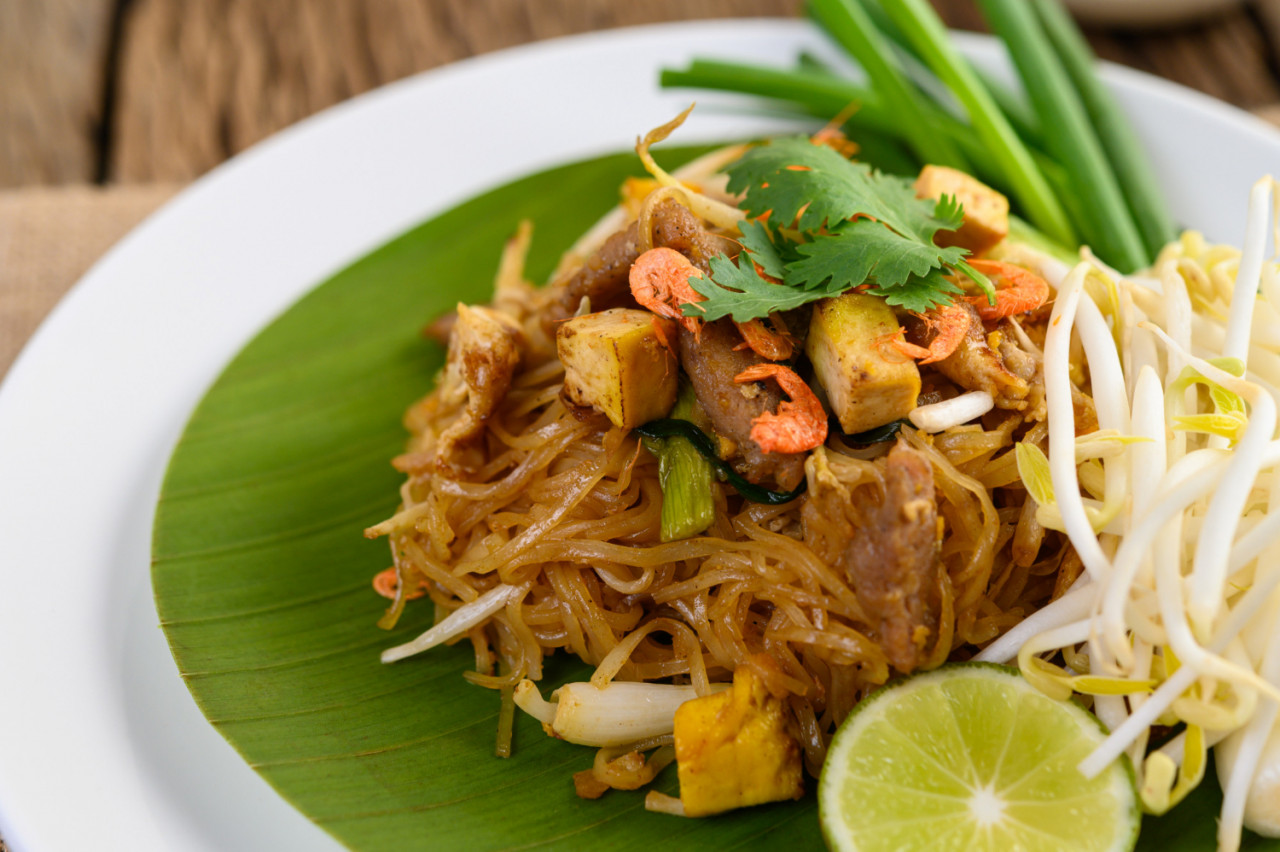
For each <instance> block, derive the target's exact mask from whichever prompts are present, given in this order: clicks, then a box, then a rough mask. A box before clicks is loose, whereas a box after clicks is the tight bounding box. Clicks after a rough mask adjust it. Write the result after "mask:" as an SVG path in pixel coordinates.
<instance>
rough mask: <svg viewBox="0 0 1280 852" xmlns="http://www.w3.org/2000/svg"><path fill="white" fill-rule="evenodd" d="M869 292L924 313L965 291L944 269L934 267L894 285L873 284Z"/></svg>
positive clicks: (896, 305)
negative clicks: (949, 277) (945, 275)
mask: <svg viewBox="0 0 1280 852" xmlns="http://www.w3.org/2000/svg"><path fill="white" fill-rule="evenodd" d="M867 292H868V293H871V294H872V295H873V296H880V297H881V298H882V299H884V300H885V301H886V302H888V303H889V304H890V305H892V306H893V307H898V308H905V309H906V310H908V311H915V312H916V313H918V314H922V313H924V312H925V311H927V310H929V309H930V308H933V307H936V306H938V305H948V304H951V297H952V296H956V295H959V294H960V293H963V292H964V291H963V290H961V289H960V288H959V287H957V286H956V285H955V284H953V283H952V282H951V281H948V280H947V279H946V278H945V277H944V276H943V273H942V270H940V269H932V270H930V271H929V274H927V275H913V276H911V277H910V278H908V279H907V280H906V281H905V282H903V283H902V284H899V285H897V286H894V287H880V286H879V285H874V284H873V285H872V286H871V288H870V289H868V290H867Z"/></svg>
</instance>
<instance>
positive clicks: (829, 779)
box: [818, 663, 1141, 852]
mask: <svg viewBox="0 0 1280 852" xmlns="http://www.w3.org/2000/svg"><path fill="white" fill-rule="evenodd" d="M1105 736H1106V731H1105V730H1104V729H1103V727H1102V725H1101V723H1100V722H1098V720H1097V718H1095V717H1094V716H1093V714H1091V713H1089V712H1088V711H1087V710H1084V709H1083V708H1081V707H1079V706H1077V705H1075V704H1071V703H1067V702H1062V701H1056V700H1054V699H1052V698H1049V697H1048V696H1046V695H1044V694H1043V693H1041V692H1039V691H1038V690H1037V689H1036V688H1035V687H1033V686H1031V685H1030V684H1029V683H1027V682H1026V681H1025V680H1023V678H1022V676H1021V675H1019V674H1018V672H1017V670H1016V669H1011V668H1007V667H1005V666H996V665H990V664H985V663H959V664H954V665H949V666H944V667H942V668H940V669H936V670H934V671H931V672H926V673H923V674H918V675H915V676H913V677H909V678H906V679H904V680H901V681H898V682H896V683H892V684H889V685H888V686H886V687H884V688H883V689H881V690H879V691H878V692H876V693H875V694H873V695H871V696H870V697H869V698H867V699H866V700H865V701H863V702H862V704H860V705H859V706H858V708H857V709H856V710H855V711H854V712H853V713H852V714H850V716H849V718H848V719H846V720H845V722H844V724H843V725H841V726H840V730H839V731H837V732H836V736H835V739H834V740H833V741H832V743H831V751H830V752H829V753H828V755H827V762H826V764H824V766H823V768H822V777H821V779H820V781H819V783H818V813H819V816H820V818H821V820H822V831H823V834H824V835H825V836H826V839H827V844H828V845H829V846H830V847H831V848H832V849H833V850H837V852H846V850H857V852H890V851H891V850H892V852H911V850H916V849H922V850H924V849H927V850H966V852H969V850H987V849H990V850H1007V849H1018V850H1024V852H1040V850H1045V852H1050V850H1052V851H1053V852H1059V850H1063V849H1072V850H1098V852H1104V851H1105V852H1111V850H1127V849H1132V848H1133V846H1134V844H1135V843H1136V842H1137V839H1138V825H1139V823H1140V821H1141V815H1140V813H1139V810H1138V797H1137V794H1136V792H1135V790H1134V783H1133V770H1132V768H1131V767H1130V766H1129V764H1128V763H1127V762H1117V763H1114V764H1112V765H1111V766H1110V767H1109V768H1108V769H1107V770H1106V771H1105V772H1103V773H1102V774H1101V775H1099V776H1098V777H1096V778H1093V779H1088V778H1085V777H1084V776H1083V775H1081V774H1080V772H1079V771H1078V770H1077V769H1076V764H1078V763H1079V762H1080V761H1081V759H1083V758H1084V757H1085V756H1086V755H1088V754H1089V753H1090V752H1091V751H1092V750H1093V749H1094V747H1095V746H1097V745H1098V743H1100V742H1101V741H1102V740H1103V738H1104V737H1105Z"/></svg>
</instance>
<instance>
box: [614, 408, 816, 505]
mask: <svg viewBox="0 0 1280 852" xmlns="http://www.w3.org/2000/svg"><path fill="white" fill-rule="evenodd" d="M633 431H634V432H635V433H636V434H637V435H640V436H641V437H644V438H669V437H671V436H672V435H680V436H682V437H684V438H688V439H689V442H690V443H691V444H693V446H694V448H695V449H697V451H698V452H699V453H701V454H702V456H703V458H705V459H706V460H707V461H708V462H710V463H711V466H712V467H714V468H715V469H716V473H717V474H719V476H720V477H721V478H722V479H724V480H725V481H726V482H728V483H729V484H730V485H732V486H733V487H734V489H735V490H736V491H737V492H738V493H739V494H741V495H742V496H743V497H745V498H747V499H748V500H750V501H752V502H753V503H764V504H766V505H769V506H780V505H782V504H783V503H790V502H791V501H792V500H794V499H796V498H797V497H799V496H800V495H801V494H803V493H804V492H805V488H806V487H808V483H807V482H804V481H801V483H800V484H799V485H798V486H796V487H795V488H794V489H792V490H791V491H772V490H770V489H768V488H765V487H763V486H760V485H755V484H753V483H751V482H748V481H747V480H746V479H745V478H744V477H743V476H741V475H740V474H739V473H738V472H737V471H735V470H734V469H733V468H732V467H730V466H729V465H728V464H727V463H726V462H725V461H724V460H723V459H721V458H720V456H719V455H717V454H716V448H715V444H713V443H712V442H711V439H710V438H709V437H707V434H706V433H705V432H703V431H702V430H701V429H699V428H698V427H697V426H695V425H694V424H692V423H690V422H689V421H688V420H675V419H670V418H668V419H666V420H654V421H653V422H652V423H646V424H644V425H643V426H637V427H636V428H635V429H634V430H633Z"/></svg>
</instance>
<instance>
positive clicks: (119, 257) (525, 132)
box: [0, 21, 1280, 852]
mask: <svg viewBox="0 0 1280 852" xmlns="http://www.w3.org/2000/svg"><path fill="white" fill-rule="evenodd" d="M962 43H963V45H964V47H965V48H966V50H968V52H970V54H971V55H973V56H974V57H975V58H976V59H978V60H979V61H980V62H983V63H984V64H990V63H993V62H995V61H996V60H997V59H998V55H999V51H998V48H997V47H996V45H994V44H992V43H991V42H988V41H985V40H982V39H977V38H965V39H964V40H963V42H962ZM802 48H804V49H811V50H817V51H818V52H820V53H823V54H827V53H828V52H829V51H828V49H827V45H826V44H825V43H823V42H822V41H821V40H820V39H819V37H818V36H817V35H816V34H815V33H814V32H813V31H812V30H811V29H810V28H809V27H808V25H806V24H804V23H802V22H798V21H797V22H783V21H741V22H734V23H705V24H686V25H671V26H658V27H649V28H643V29H635V30H623V31H614V32H607V33H600V34H594V35H590V36H585V37H578V38H572V39H567V40H562V41H555V42H547V43H542V44H537V45H533V46H530V47H525V48H520V49H517V50H512V51H507V52H504V53H500V54H495V55H491V56H487V57H484V58H481V59H477V60H472V61H468V62H463V63H459V64H457V65H454V66H451V67H449V68H445V69H442V70H439V71H436V72H432V73H429V74H425V75H422V76H419V77H415V78H412V79H409V80H406V81H403V82H401V83H398V84H395V85H392V86H388V87H386V88H384V89H381V90H379V91H377V92H374V93H371V94H369V95H366V96H364V97H361V98H357V99H355V100H353V101H351V102H348V103H345V104H343V105H341V106H338V107H335V108H334V109H331V110H329V111H327V112H325V113H323V114H322V115H320V116H317V117H315V118H313V119H310V120H308V121H305V122H303V123H301V124H299V125H297V126H296V127H294V128H292V129H290V130H288V131H286V132H284V133H281V134H279V135H278V136H276V137H274V138H273V139H271V140H269V141H267V142H265V143H263V144H261V145H259V146H257V147H256V148H254V149H253V150H252V151H250V152H248V153H247V154H245V155H243V156H240V157H237V158H236V159H235V160H233V161H232V162H230V163H228V164H227V165H225V166H223V167H221V168H219V169H217V170H215V171H214V172H213V173H211V174H210V175H208V176H207V177H205V178H204V179H202V180H201V181H199V182H197V183H196V184H195V185H194V186H192V187H191V188H190V189H189V190H187V191H186V192H184V193H183V194H182V195H181V196H179V197H178V198H177V199H175V200H174V201H173V202H171V203H170V204H169V205H167V206H166V207H165V208H164V209H163V210H162V211H160V212H159V213H157V214H156V215H154V216H153V217H152V218H151V219H149V220H148V221H147V222H146V223H144V224H143V225H142V226H141V227H139V228H138V229H137V230H136V231H134V232H133V233H132V234H131V235H130V236H129V237H128V238H126V239H125V240H124V241H123V242H121V243H120V244H119V245H118V246H116V247H115V248H114V249H113V250H112V251H111V252H110V253H109V254H108V255H107V256H106V257H105V258H104V259H103V260H102V261H101V262H100V263H99V264H98V265H97V266H96V267H95V268H94V269H93V270H92V271H91V272H90V273H89V274H88V275H86V276H85V278H84V279H83V280H82V281H81V282H80V283H79V284H78V285H77V286H76V287H75V288H74V289H73V290H72V292H71V293H70V295H69V296H68V297H67V298H66V299H65V300H64V301H63V302H62V304H60V305H59V306H58V308H57V309H56V310H55V311H54V313H53V314H52V316H50V318H49V319H48V321H47V322H46V323H45V324H44V326H43V327H42V328H41V329H40V331H39V332H38V333H37V334H36V336H35V337H34V338H33V339H32V341H31V342H30V344H29V345H28V347H27V348H26V350H25V351H24V353H23V354H22V356H21V357H20V358H19V360H18V362H17V363H16V364H15V366H14V367H13V369H12V371H11V372H10V373H9V375H8V377H7V378H6V380H5V382H4V384H3V386H0V696H2V698H0V835H3V836H4V837H5V839H6V840H7V841H8V842H9V843H10V844H11V846H12V847H13V849H14V850H15V852H60V850H67V852H78V850H83V849H129V850H137V852H161V850H164V852H169V850H216V849H237V850H241V852H248V850H283V849H290V850H292V849H308V850H321V849H326V848H335V844H334V842H333V841H332V840H331V839H330V838H329V837H328V835H326V834H324V833H323V832H322V831H320V830H319V829H318V828H316V827H314V826H313V825H312V824H311V823H309V822H308V821H307V820H306V819H304V818H303V817H302V816H301V815H299V814H298V813H296V812H295V811H293V810H292V808H290V807H289V806H288V805H287V804H285V802H284V801H283V800H282V799H280V798H279V797H278V796H277V795H276V794H275V793H274V792H273V791H272V790H271V789H270V788H269V787H268V786H267V785H266V783H265V782H263V781H262V780H261V779H260V778H259V777H258V776H257V775H256V774H255V773H254V772H253V770H252V769H250V768H249V767H248V766H247V765H245V764H244V763H243V762H242V761H241V760H240V758H239V757H238V755H236V753H235V752H234V751H233V750H232V749H231V748H230V746H228V745H227V744H226V743H225V742H224V741H223V740H222V739H221V738H220V736H219V735H218V734H217V733H216V732H215V731H214V730H213V728H212V727H210V726H209V725H208V724H207V723H205V721H204V719H203V718H202V717H201V716H200V714H199V712H198V711H197V709H196V707H195V704H194V702H193V701H192V700H191V698H190V696H189V695H188V694H187V692H186V689H185V687H184V686H183V683H182V681H181V679H180V678H179V676H178V673H177V669H176V667H175V666H174V663H173V660H172V658H171V657H170V655H169V651H168V648H167V646H166V645H165V642H164V638H163V636H162V634H161V632H160V629H159V627H158V626H157V616H156V613H155V609H154V607H153V605H152V601H151V591H150V586H149V545H150V532H151V519H152V512H153V509H154V505H155V501H156V498H157V496H158V494H159V489H160V481H161V476H162V473H163V470H164V466H165V462H166V459H167V458H168V456H169V454H170V451H171V450H172V448H173V446H174V444H175V442H176V441H177V438H178V435H179V432H180V430H181V428H182V426H183V423H184V421H185V420H186V418H187V415H188V413H189V412H190V411H191V409H192V407H193V406H194V405H195V403H196V401H197V400H198V399H199V397H200V396H201V394H202V393H203V392H204V390H205V389H206V388H207V387H208V386H209V384H210V383H211V382H212V381H213V379H214V378H215V376H216V375H217V374H218V372H219V370H220V369H221V368H222V366H223V365H224V364H225V363H226V362H227V361H228V360H229V359H230V358H231V357H232V355H233V354H234V353H235V352H236V351H237V350H238V349H239V348H240V347H241V346H242V345H244V343H245V342H246V341H247V340H248V339H249V338H250V337H251V336H252V335H253V334H254V333H255V332H256V331H257V330H259V329H261V328H262V327H263V326H264V325H265V324H266V323H267V322H269V321H270V320H271V319H272V318H273V317H274V316H275V315H277V314H278V313H279V312H280V311H282V310H284V309H285V308H286V307H287V306H288V305H289V304H290V303H292V302H293V301H294V300H295V299H296V298H298V296H300V295H301V294H302V293H304V292H306V291H307V290H308V289H309V288H311V287H312V286H314V285H315V284H316V283H318V282H320V281H321V280H323V279H324V278H325V277H326V276H328V275H329V274H331V273H332V272H334V271H336V270H337V269H339V268H341V267H342V266H344V265H345V264H347V263H348V262H350V261H351V260H353V259H355V258H357V257H359V256H361V255H362V254H364V253H365V252H367V251H369V250H370V249H371V248H373V247H375V246H377V245H379V244H380V243H382V242H384V241H386V240H387V239H389V238H390V237H392V236H394V235H396V234H398V233H400V232H401V231H403V230H405V229H407V228H408V227H409V226H411V225H413V224H415V223H417V222H419V221H420V220H422V219H424V218H425V217H428V216H430V215H431V214H433V213H435V212H438V211H441V210H444V209H447V208H448V207H450V206H452V205H453V204H455V203H456V202H458V201H460V200H462V199H464V198H467V197H469V196H471V195H474V194H476V193H478V192H479V191H481V190H483V189H486V188H488V187H491V186H493V185H496V184H499V183H502V182H505V181H507V180H509V179H511V178H514V177H517V176H519V175H522V174H526V173H528V172H531V171H535V170H539V169H542V168H545V167H548V166H551V165H554V164H558V163H561V162H565V161H569V160H575V159H580V158H584V157H588V156H593V155H597V154H601V153H605V152H610V151H616V150H620V149H624V148H626V147H628V146H630V145H631V144H632V142H633V141H634V139H635V136H636V134H637V133H639V132H642V131H644V130H645V129H647V128H649V127H653V126H655V125H657V124H660V123H662V122H663V121H665V120H667V119H669V118H670V117H671V116H672V115H674V114H675V113H676V112H677V111H678V110H679V109H680V108H681V107H683V106H684V105H685V104H686V103H687V101H688V99H689V97H690V96H689V95H688V94H687V93H682V92H674V93H672V92H660V91H659V90H658V89H657V87H656V71H657V69H658V68H659V67H660V66H663V65H674V64H681V63H683V62H684V61H686V60H687V59H688V58H690V57H692V56H694V55H712V56H723V57H731V58H742V59H750V60H754V61H763V62H776V63H778V64H786V63H789V62H790V61H791V59H792V57H794V55H795V54H796V52H797V51H798V50H800V49H802ZM1107 77H1108V79H1109V80H1111V81H1112V82H1113V83H1114V84H1115V85H1116V87H1117V89H1118V91H1119V94H1120V97H1121V99H1122V101H1123V103H1124V106H1125V108H1126V109H1127V110H1128V112H1129V113H1130V114H1131V115H1132V116H1133V117H1134V119H1135V121H1136V122H1137V124H1138V126H1139V129H1140V131H1141V135H1142V136H1143V138H1144V139H1145V141H1146V142H1147V143H1148V145H1149V147H1150V149H1151V151H1152V152H1153V153H1152V156H1153V157H1154V159H1155V165H1156V168H1157V169H1158V171H1159V172H1160V173H1161V174H1164V175H1167V176H1169V177H1170V179H1171V181H1172V182H1171V184H1170V186H1169V198H1170V201H1171V203H1172V204H1173V208H1174V212H1175V214H1176V216H1177V218H1178V219H1179V220H1180V221H1182V222H1185V223H1188V224H1190V225H1193V226H1195V227H1198V228H1201V229H1202V230H1205V231H1206V232H1207V233H1208V234H1209V235H1210V236H1211V237H1214V238H1217V239H1222V240H1232V241H1234V240H1236V239H1237V238H1238V235H1239V234H1240V233H1241V230H1242V223H1243V219H1244V203H1245V198H1246V195H1247V193H1248V189H1249V186H1250V185H1251V183H1252V182H1253V181H1254V180H1255V179H1256V178H1257V177H1259V176H1260V175H1261V174H1263V173H1264V172H1266V171H1267V170H1268V169H1271V168H1274V167H1276V166H1277V165H1280V136H1278V135H1277V134H1275V133H1274V132H1272V131H1271V130H1270V129H1269V128H1267V127H1266V126H1264V125H1263V124H1262V123H1261V122H1258V121H1255V120H1254V119H1252V118H1250V117H1249V116H1247V115H1244V114H1242V113H1239V112H1237V111H1234V110H1232V109H1230V108H1228V107H1225V106H1223V105H1222V104H1219V103H1216V102H1214V101H1211V100H1209V99H1207V98H1205V97H1202V96H1199V95H1195V94H1193V93H1190V92H1187V91H1185V90H1182V89H1178V88H1176V87H1174V86H1171V85H1168V84H1165V83H1162V82H1159V81H1157V80H1153V79H1150V78H1147V77H1144V76H1141V75H1138V74H1134V73H1127V72H1124V71H1122V70H1117V69H1108V70H1107ZM701 100H702V104H703V105H702V106H701V107H700V108H699V110H698V111H697V112H696V113H695V117H694V119H693V120H692V121H691V122H690V123H689V124H687V125H686V127H685V129H684V130H682V131H681V134H680V141H682V142H698V141H710V140H717V139H727V138H734V137H742V136H751V135H759V134H763V133H766V132H770V131H775V132H776V131H779V130H785V129H786V127H785V126H784V125H783V124H782V123H780V121H779V120H777V119H768V118H762V117H759V116H755V117H752V116H750V115H745V114H743V112H742V111H741V110H740V109H731V108H725V107H724V105H725V104H726V103H729V102H727V101H724V100H720V99H715V98H707V97H703V98H702V99H701ZM732 103H734V104H740V102H739V101H732ZM717 104H720V105H721V106H720V108H717V106H716V105H717Z"/></svg>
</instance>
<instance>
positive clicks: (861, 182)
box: [727, 136, 961, 243]
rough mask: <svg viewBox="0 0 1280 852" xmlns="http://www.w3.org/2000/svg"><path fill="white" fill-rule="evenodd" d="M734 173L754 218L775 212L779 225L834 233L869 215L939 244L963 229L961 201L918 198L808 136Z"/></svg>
mask: <svg viewBox="0 0 1280 852" xmlns="http://www.w3.org/2000/svg"><path fill="white" fill-rule="evenodd" d="M727 171H728V172H729V187H728V188H729V191H730V192H734V193H738V192H745V193H746V197H745V199H744V201H743V209H744V210H746V211H747V212H748V214H750V215H752V216H761V215H763V214H764V213H766V212H770V211H771V212H770V219H771V221H772V222H773V223H774V224H775V226H778V227H785V226H787V225H789V224H790V223H791V222H792V221H794V220H796V219H797V217H798V221H797V223H796V224H797V226H798V227H799V228H800V230H802V231H814V230H818V229H820V228H823V227H826V228H828V229H832V228H837V227H840V226H841V225H842V224H843V223H845V222H847V221H848V220H850V219H852V218H853V217H854V216H869V217H871V218H873V219H877V220H879V221H880V222H883V223H884V224H886V225H888V226H889V227H890V228H892V229H893V230H894V231H896V232H898V233H899V234H901V235H902V236H904V237H912V238H915V239H917V240H920V241H921V242H926V243H931V242H933V236H934V234H936V233H937V232H938V231H945V230H955V229H956V228H958V227H960V224H961V217H960V207H959V205H958V204H956V203H955V199H950V200H949V201H948V200H947V199H943V200H941V201H937V202H934V201H930V200H928V199H921V198H916V194H915V189H914V187H913V186H912V183H911V182H910V181H908V180H906V179H903V178H899V177H893V176H891V175H886V174H883V173H881V172H877V171H874V170H873V169H872V168H871V167H870V166H868V165H867V164H866V163H859V162H854V161H852V160H847V159H845V158H844V156H843V155H841V154H840V153H838V152H837V151H835V150H833V149H832V148H830V147H828V146H826V145H815V144H813V143H812V142H810V141H809V139H808V137H806V136H792V137H786V138H783V139H778V140H775V141H773V142H772V143H770V144H768V145H761V146H758V147H755V148H752V149H750V150H749V151H747V152H746V153H745V154H743V155H742V157H741V158H739V159H738V160H737V161H736V162H734V163H733V164H731V165H730V166H729V167H728V169H727Z"/></svg>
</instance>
